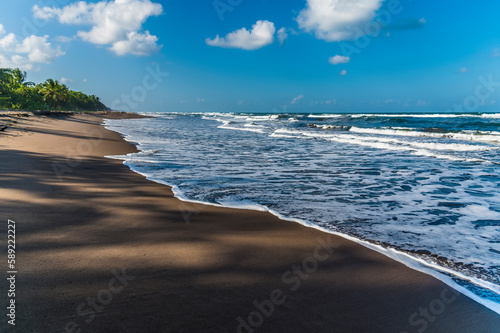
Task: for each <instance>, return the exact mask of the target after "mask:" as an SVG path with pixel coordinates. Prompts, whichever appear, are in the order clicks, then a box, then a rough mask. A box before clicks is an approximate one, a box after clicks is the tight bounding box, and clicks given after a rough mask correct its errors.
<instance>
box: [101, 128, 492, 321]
mask: <svg viewBox="0 0 500 333" xmlns="http://www.w3.org/2000/svg"><path fill="white" fill-rule="evenodd" d="M103 126H104V127H105V128H106V129H108V130H110V131H115V132H117V133H119V134H120V135H121V136H122V137H123V139H124V140H125V141H127V142H129V143H131V144H133V145H135V146H136V147H137V149H138V150H139V152H140V151H141V150H140V148H139V145H140V143H138V142H134V141H129V140H127V136H126V135H125V134H123V133H120V132H119V131H116V130H113V129H111V128H109V126H108V125H107V124H106V119H105V120H104V122H103ZM106 157H107V158H112V159H117V160H120V161H123V164H124V165H126V166H127V167H128V168H129V169H130V170H131V171H133V172H135V173H137V174H139V175H141V176H143V177H145V178H146V179H147V180H149V181H152V182H155V183H158V184H161V185H164V186H168V187H169V188H170V190H171V191H172V192H173V193H174V197H175V198H177V199H178V200H181V201H183V202H188V203H194V204H201V205H209V206H214V207H219V208H229V209H241V210H253V211H259V212H265V213H269V214H271V215H273V216H275V217H277V218H278V219H280V220H282V221H284V222H293V223H298V224H299V225H301V226H304V227H307V228H312V229H315V230H318V231H320V232H323V233H326V234H332V235H335V236H337V237H342V238H344V239H346V240H349V241H351V242H355V243H357V244H360V245H362V246H364V247H366V248H367V249H369V250H372V251H376V252H378V253H381V254H383V255H385V256H386V257H388V258H390V259H392V260H395V261H397V262H399V263H402V264H403V265H405V266H406V267H408V268H411V269H413V270H415V271H418V272H422V273H424V274H427V275H429V276H432V277H434V278H436V279H438V280H440V281H441V282H443V283H445V284H446V285H448V286H449V287H451V288H453V289H455V290H456V291H458V292H460V293H461V294H463V295H465V296H467V297H469V298H470V299H472V300H474V301H475V302H477V303H479V304H481V305H483V306H485V307H487V308H488V309H489V310H491V311H494V312H495V313H497V314H498V315H500V304H499V303H496V302H493V301H491V300H489V299H486V298H482V297H480V296H478V295H477V294H475V293H473V292H471V291H470V290H469V289H467V288H465V287H463V286H461V285H459V284H458V283H456V282H455V281H454V280H453V279H452V278H450V277H449V276H447V275H446V274H449V275H453V276H454V277H456V278H458V279H461V280H463V281H466V282H468V283H471V284H474V285H476V286H479V287H481V288H484V289H485V290H488V291H490V292H493V293H496V294H498V295H500V289H499V287H498V286H497V285H495V284H493V283H491V282H488V281H483V280H478V279H477V278H474V277H470V276H467V275H464V274H463V273H460V272H458V271H455V270H452V269H450V268H447V267H443V266H440V265H438V264H433V263H430V262H428V261H426V260H425V259H423V258H419V257H416V256H413V255H412V253H411V252H405V251H402V250H399V249H397V248H388V247H385V246H383V245H380V244H376V243H374V242H372V241H370V240H365V239H361V238H358V237H356V236H353V235H349V234H346V233H342V232H339V231H334V230H329V229H325V228H322V227H320V226H318V225H317V224H315V223H313V222H311V221H307V220H303V219H298V218H291V217H286V216H284V215H282V214H280V213H279V212H276V211H274V210H271V209H269V208H268V207H266V206H261V205H258V204H256V205H251V206H245V205H241V206H238V205H224V204H217V203H211V202H204V201H198V200H191V199H189V198H187V197H186V196H185V195H184V193H183V192H182V191H181V190H180V189H179V188H178V186H177V185H175V184H170V183H168V182H165V181H161V180H157V179H155V178H153V177H149V176H148V175H147V174H145V173H141V172H139V171H138V170H136V169H134V167H133V166H131V165H129V164H127V163H126V161H124V160H123V159H121V158H120V156H113V155H111V156H106Z"/></svg>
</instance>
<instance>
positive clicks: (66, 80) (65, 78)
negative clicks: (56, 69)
mask: <svg viewBox="0 0 500 333" xmlns="http://www.w3.org/2000/svg"><path fill="white" fill-rule="evenodd" d="M60 81H61V82H62V83H71V82H73V80H71V79H68V78H67V77H62V78H61V80H60Z"/></svg>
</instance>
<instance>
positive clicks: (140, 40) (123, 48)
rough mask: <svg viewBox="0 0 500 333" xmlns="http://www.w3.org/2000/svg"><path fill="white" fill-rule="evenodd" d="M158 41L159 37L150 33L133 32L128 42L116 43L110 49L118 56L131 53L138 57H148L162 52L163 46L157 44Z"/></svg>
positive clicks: (128, 37) (128, 35)
mask: <svg viewBox="0 0 500 333" xmlns="http://www.w3.org/2000/svg"><path fill="white" fill-rule="evenodd" d="M157 41H158V37H156V36H153V35H151V34H150V33H149V31H146V33H144V34H141V33H138V32H136V31H132V32H129V33H128V34H127V40H121V41H118V42H116V43H114V44H113V46H112V47H111V48H110V49H111V50H112V51H113V52H115V53H116V54H117V55H125V54H128V53H130V54H133V55H136V56H147V55H150V54H153V53H156V52H158V51H159V50H160V48H161V46H158V44H156V42H157Z"/></svg>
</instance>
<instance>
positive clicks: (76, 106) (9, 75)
mask: <svg viewBox="0 0 500 333" xmlns="http://www.w3.org/2000/svg"><path fill="white" fill-rule="evenodd" d="M26 76H27V75H26V72H24V71H21V70H20V69H19V68H16V69H10V68H0V110H1V109H7V110H29V111H46V110H65V111H105V110H109V108H108V107H106V106H105V105H104V104H103V103H102V102H101V101H100V100H99V97H96V96H94V95H90V96H89V95H86V94H84V93H82V92H79V91H73V90H69V89H68V87H67V86H66V85H64V84H61V83H59V82H57V81H55V80H52V79H48V80H47V81H45V82H44V83H40V84H35V83H33V82H29V81H26Z"/></svg>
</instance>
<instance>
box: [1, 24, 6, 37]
mask: <svg viewBox="0 0 500 333" xmlns="http://www.w3.org/2000/svg"><path fill="white" fill-rule="evenodd" d="M5 33H6V31H5V28H4V27H3V25H2V24H0V36H2V35H5Z"/></svg>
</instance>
